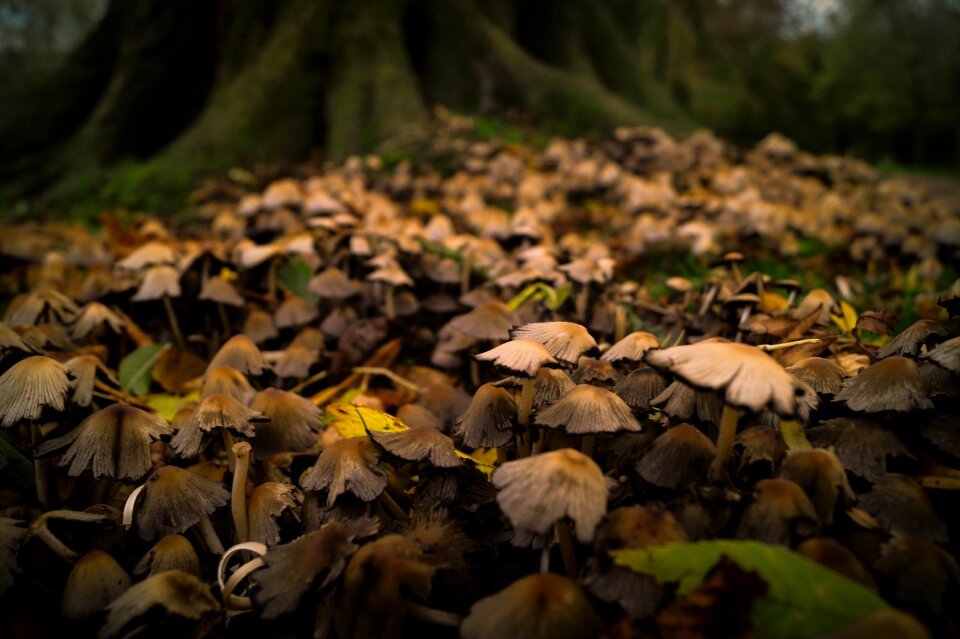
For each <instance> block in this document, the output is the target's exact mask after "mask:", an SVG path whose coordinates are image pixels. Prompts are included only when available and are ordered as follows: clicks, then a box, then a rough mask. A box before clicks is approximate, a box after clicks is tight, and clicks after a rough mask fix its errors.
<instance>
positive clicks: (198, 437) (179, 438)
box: [170, 393, 268, 468]
mask: <svg viewBox="0 0 960 639" xmlns="http://www.w3.org/2000/svg"><path fill="white" fill-rule="evenodd" d="M266 421H268V418H267V416H266V415H264V414H263V413H260V412H258V411H256V410H253V409H252V408H249V407H247V406H245V405H244V404H242V403H241V402H240V401H238V400H236V399H234V398H233V397H231V396H230V395H226V394H222V393H215V394H212V395H207V396H206V397H204V398H202V399H201V400H200V402H199V403H198V404H197V406H196V407H195V408H194V409H193V412H192V413H191V414H190V416H189V417H188V418H187V420H186V421H185V422H184V423H183V425H182V426H181V427H180V429H179V430H178V431H177V433H176V435H174V436H173V439H171V440H170V445H171V446H172V447H173V449H174V450H175V451H177V454H178V455H180V456H181V457H184V458H187V459H190V458H193V457H196V456H197V455H198V454H199V453H200V448H201V446H202V444H203V436H204V434H206V433H210V432H211V431H213V430H214V429H217V430H219V431H220V436H221V437H223V443H224V447H225V448H226V450H227V453H228V457H230V460H231V463H230V467H231V468H233V465H234V460H233V453H232V448H233V444H234V441H233V433H238V434H240V435H244V436H245V437H254V436H255V435H256V430H255V424H257V423H262V422H266Z"/></svg>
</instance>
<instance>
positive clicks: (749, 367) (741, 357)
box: [646, 341, 803, 480]
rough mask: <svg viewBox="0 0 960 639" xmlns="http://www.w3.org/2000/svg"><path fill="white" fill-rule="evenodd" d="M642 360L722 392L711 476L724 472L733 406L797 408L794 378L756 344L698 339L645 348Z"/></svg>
mask: <svg viewBox="0 0 960 639" xmlns="http://www.w3.org/2000/svg"><path fill="white" fill-rule="evenodd" d="M646 359H647V363H649V364H650V365H651V366H654V367H656V368H659V369H661V370H665V371H667V372H669V373H671V374H673V375H676V376H678V377H680V378H681V379H683V380H684V381H686V382H687V383H689V384H691V385H693V386H697V387H700V388H707V389H711V390H719V391H722V393H723V399H724V406H723V415H722V416H721V421H720V431H719V434H718V435H717V456H716V458H714V462H713V464H712V465H711V467H710V473H709V476H710V478H711V479H712V480H718V479H720V478H721V477H723V474H724V472H725V468H726V463H727V459H728V458H729V456H730V450H731V449H732V447H733V440H734V439H735V437H736V433H737V420H738V418H739V416H740V414H739V411H738V410H737V409H738V408H744V409H747V410H751V411H753V412H755V413H756V412H760V411H761V410H762V409H764V408H769V409H770V410H771V411H773V412H775V413H776V414H778V415H780V416H782V417H792V416H794V415H795V414H796V413H797V411H798V408H799V402H798V401H797V397H798V395H802V394H803V388H802V387H801V386H800V384H799V382H798V381H797V380H796V379H795V378H794V377H793V376H792V375H791V374H790V373H788V372H787V371H786V370H784V368H783V367H782V366H780V365H779V364H778V363H777V362H776V361H774V360H773V358H771V357H770V356H768V355H767V354H766V353H764V352H763V351H761V350H760V349H759V348H757V347H755V346H749V345H747V344H735V343H731V342H724V341H703V342H700V343H698V344H693V345H689V346H673V347H671V348H666V349H663V350H655V351H649V352H647V355H646Z"/></svg>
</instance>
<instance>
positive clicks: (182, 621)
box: [97, 570, 220, 639]
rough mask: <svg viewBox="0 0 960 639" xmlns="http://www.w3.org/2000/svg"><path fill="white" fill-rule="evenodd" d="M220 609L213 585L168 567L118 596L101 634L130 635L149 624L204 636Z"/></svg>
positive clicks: (110, 638)
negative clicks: (211, 589) (157, 613)
mask: <svg viewBox="0 0 960 639" xmlns="http://www.w3.org/2000/svg"><path fill="white" fill-rule="evenodd" d="M219 610H220V605H219V604H218V603H217V600H216V599H215V598H214V596H213V594H212V593H211V592H210V587H209V586H207V585H206V584H205V583H203V582H202V581H200V580H199V579H198V578H197V577H194V576H193V575H191V574H188V573H185V572H182V571H180V570H168V571H166V572H161V573H158V574H156V575H153V576H150V577H147V578H146V579H144V580H143V581H141V582H140V583H137V584H134V585H133V586H131V587H130V588H129V589H127V591H126V592H124V593H123V594H122V595H120V596H119V597H117V598H116V599H114V600H113V601H112V602H111V603H110V604H109V605H108V606H107V620H106V622H105V623H104V624H103V627H101V628H100V632H99V634H98V635H97V636H98V637H99V638H100V639H114V638H115V637H116V638H119V637H129V636H131V635H132V634H135V633H139V632H140V631H142V629H143V627H144V626H146V625H149V627H150V628H151V630H153V631H159V630H160V629H161V628H167V629H169V631H170V632H171V633H172V634H176V635H181V636H203V635H205V634H206V633H207V632H208V631H209V630H210V629H212V627H213V625H214V623H215V622H216V620H217V617H218V615H217V613H218V612H219ZM157 611H159V612H160V616H159V618H157V616H156V615H155V613H156V612H157Z"/></svg>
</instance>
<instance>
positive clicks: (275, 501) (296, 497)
mask: <svg viewBox="0 0 960 639" xmlns="http://www.w3.org/2000/svg"><path fill="white" fill-rule="evenodd" d="M300 501H301V495H300V491H299V490H297V488H296V486H294V485H293V484H283V483H280V482H275V481H268V482H264V483H262V484H260V485H259V486H257V487H256V488H254V489H253V494H252V495H250V500H249V503H248V504H247V522H248V538H249V539H250V540H251V541H255V542H259V543H261V544H265V545H267V546H273V545H275V544H277V543H279V542H280V526H279V525H278V524H277V518H278V517H279V516H280V515H281V514H283V513H284V512H290V513H291V515H292V516H293V517H294V518H295V519H299V507H300Z"/></svg>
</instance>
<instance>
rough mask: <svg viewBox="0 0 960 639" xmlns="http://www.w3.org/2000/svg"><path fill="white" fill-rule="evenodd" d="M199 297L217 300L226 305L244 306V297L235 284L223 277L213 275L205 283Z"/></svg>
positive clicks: (212, 300) (211, 300)
mask: <svg viewBox="0 0 960 639" xmlns="http://www.w3.org/2000/svg"><path fill="white" fill-rule="evenodd" d="M197 299H201V300H208V301H210V302H217V303H218V304H225V305H226V306H243V298H242V297H240V294H239V293H237V289H235V288H233V284H231V283H230V282H228V281H227V280H225V279H223V278H222V277H211V278H208V279H207V281H205V282H204V283H203V287H202V288H201V289H200V294H199V295H198V296H197Z"/></svg>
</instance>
